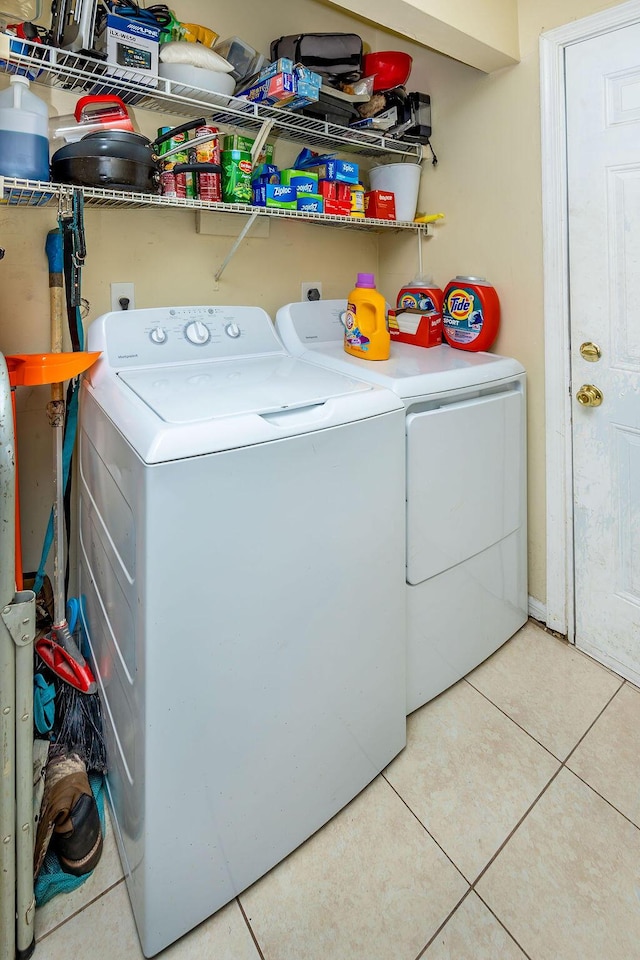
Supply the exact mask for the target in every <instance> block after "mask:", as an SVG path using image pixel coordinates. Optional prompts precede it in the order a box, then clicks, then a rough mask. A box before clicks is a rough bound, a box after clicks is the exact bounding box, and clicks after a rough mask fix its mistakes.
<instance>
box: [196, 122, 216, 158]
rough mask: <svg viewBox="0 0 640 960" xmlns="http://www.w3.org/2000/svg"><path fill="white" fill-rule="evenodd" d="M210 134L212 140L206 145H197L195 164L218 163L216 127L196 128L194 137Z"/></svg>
mask: <svg viewBox="0 0 640 960" xmlns="http://www.w3.org/2000/svg"><path fill="white" fill-rule="evenodd" d="M209 133H210V134H211V135H212V137H213V139H212V140H209V141H208V142H206V143H199V144H198V146H197V147H196V148H195V153H196V163H220V140H219V138H218V128H217V127H208V126H205V127H196V130H195V137H196V139H197V138H198V137H203V136H205V134H209ZM214 134H215V136H214Z"/></svg>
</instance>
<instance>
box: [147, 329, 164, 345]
mask: <svg viewBox="0 0 640 960" xmlns="http://www.w3.org/2000/svg"><path fill="white" fill-rule="evenodd" d="M149 339H150V340H151V342H152V343H166V342H167V331H166V330H165V329H164V327H154V328H153V330H152V331H151V333H150V334H149Z"/></svg>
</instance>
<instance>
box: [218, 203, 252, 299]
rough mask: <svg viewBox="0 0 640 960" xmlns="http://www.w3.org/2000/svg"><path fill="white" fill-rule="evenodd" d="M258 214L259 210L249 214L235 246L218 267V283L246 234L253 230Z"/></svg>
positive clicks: (235, 241)
mask: <svg viewBox="0 0 640 960" xmlns="http://www.w3.org/2000/svg"><path fill="white" fill-rule="evenodd" d="M257 216H258V210H255V211H254V212H253V213H252V214H251V215H250V216H249V219H248V220H247V222H246V223H245V225H244V227H243V228H242V230H241V231H240V233H239V234H238V236H237V237H236V239H235V240H234V242H233V246H232V247H231V249H230V250H229V253H228V254H227V255H226V257H225V258H224V260H223V261H222V263H221V264H220V266H219V267H218V269H217V271H216V273H215V275H214V280H215V281H216V283H217V282H218V281H219V279H220V277H221V276H222V274H223V273H224V271H225V269H226V267H227V265H228V264H229V263H230V262H231V260H232V259H233V257H234V256H235V254H236V252H237V250H238V248H239V247H240V246H241V245H242V241H243V240H244V238H245V237H246V235H247V234H248V233H249V230H251V227H252V226H253V225H254V223H255V222H256V217H257Z"/></svg>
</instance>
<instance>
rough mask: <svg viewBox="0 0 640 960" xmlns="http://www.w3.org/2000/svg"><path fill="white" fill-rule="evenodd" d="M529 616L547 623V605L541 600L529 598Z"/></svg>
mask: <svg viewBox="0 0 640 960" xmlns="http://www.w3.org/2000/svg"><path fill="white" fill-rule="evenodd" d="M529 616H530V617H533V619H534V620H539V621H540V623H546V622H547V607H546V604H544V603H542V602H541V601H540V600H536V598H535V597H529Z"/></svg>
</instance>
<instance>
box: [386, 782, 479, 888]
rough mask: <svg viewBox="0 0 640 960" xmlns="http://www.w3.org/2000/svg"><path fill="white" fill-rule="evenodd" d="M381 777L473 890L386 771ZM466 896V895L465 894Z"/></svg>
mask: <svg viewBox="0 0 640 960" xmlns="http://www.w3.org/2000/svg"><path fill="white" fill-rule="evenodd" d="M380 776H381V777H382V778H383V780H384V781H385V783H387V784H388V785H389V786H390V787H391V789H392V790H393V792H394V793H395V795H396V796H397V797H398V799H399V800H400V801H401V803H404V805H405V807H406V808H407V810H408V811H409V813H410V814H411V816H412V817H413V818H414V819H415V820H417V821H418V823H419V824H420V826H421V827H422V829H423V830H424V832H425V833H426V834H428V836H429V837H431V839H432V840H433V842H434V843H435V845H436V846H437V848H438V850H440V852H441V853H442V854H444V856H445V857H446V858H447V860H448V861H449V863H450V864H451V866H452V867H454V868H455V869H456V870H457V871H458V873H459V874H460V876H461V877H462V879H463V880H464V882H465V883H466V884H467V886H468V887H469V889H471V883H470V881H469V880H467V878H466V877H465V875H464V873H463V872H462V870H461V869H460V867H459V866H458V865H457V863H454V862H453V860H452V859H451V857H450V856H449V854H448V853H447V851H446V850H445V849H444V847H442V846H441V845H440V843H439V842H438V841H437V840H436V838H435V837H434V835H433V834H432V833H431V831H430V830H429V828H428V827H427V826H426V825H425V824H424V823H423V822H422V820H421V819H420V817H419V816H418V814H417V813H416V812H415V811H414V810H412V809H411V807H410V806H409V804H408V803H407V801H406V800H405V799H404V797H403V796H402V794H400V793H398V791H397V790H396V788H395V787H394V785H393V784H392V783H391V781H390V780H387V778H386V777H385V775H384V770H383V771H382V773H381V774H380ZM467 892H468V891H467ZM465 896H466V894H465ZM463 899H464V898H463Z"/></svg>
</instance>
